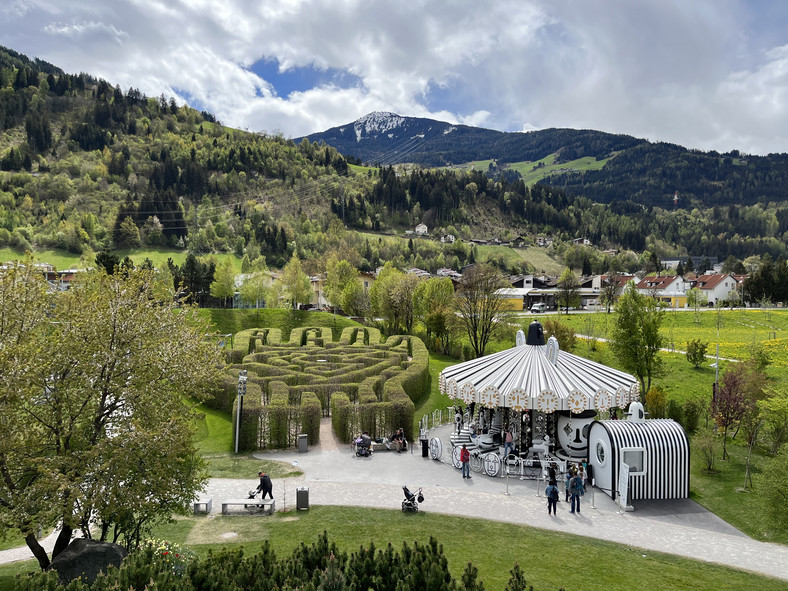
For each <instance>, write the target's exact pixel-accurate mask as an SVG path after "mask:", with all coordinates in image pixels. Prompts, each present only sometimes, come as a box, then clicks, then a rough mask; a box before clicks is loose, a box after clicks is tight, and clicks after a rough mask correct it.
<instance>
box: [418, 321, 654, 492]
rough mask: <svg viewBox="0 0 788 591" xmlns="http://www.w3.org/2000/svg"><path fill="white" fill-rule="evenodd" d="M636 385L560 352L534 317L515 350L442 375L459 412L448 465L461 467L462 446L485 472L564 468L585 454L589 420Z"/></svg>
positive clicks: (625, 400) (525, 474) (436, 442)
mask: <svg viewBox="0 0 788 591" xmlns="http://www.w3.org/2000/svg"><path fill="white" fill-rule="evenodd" d="M638 390H639V387H638V381H637V379H636V378H635V377H634V376H632V375H630V374H628V373H624V372H621V371H618V370H616V369H613V368H611V367H607V366H605V365H602V364H600V363H596V362H594V361H590V360H588V359H585V358H583V357H579V356H577V355H573V354H571V353H568V352H566V351H562V350H561V348H560V346H559V343H558V340H557V339H556V338H555V337H550V339H548V340H547V342H545V338H544V332H543V328H542V325H541V324H540V323H539V322H538V321H534V322H532V323H531V325H530V326H529V327H528V335H527V337H526V336H525V335H524V333H523V331H518V333H517V344H516V346H515V347H513V348H511V349H507V350H506V351H501V352H500V353H495V354H492V355H487V356H485V357H480V358H479V359H473V360H471V361H466V362H463V363H458V364H457V365H454V366H452V367H448V368H446V369H444V370H443V371H442V372H441V374H440V391H441V392H443V393H444V394H446V395H448V396H449V397H450V398H451V399H452V400H454V402H455V405H456V409H457V415H456V417H457V418H456V420H455V429H454V432H453V434H452V436H451V438H450V442H451V446H452V463H453V464H454V466H455V467H457V468H459V467H460V461H459V455H460V448H461V447H462V445H465V446H466V447H467V448H468V449H469V450H470V451H471V468H472V469H473V470H474V471H477V472H484V473H485V474H487V475H488V476H498V475H500V474H502V473H503V471H506V473H508V474H517V475H519V476H520V477H521V478H538V477H539V476H540V475H541V474H542V472H543V470H544V468H545V467H546V466H548V465H549V464H551V463H552V464H555V467H556V468H557V469H558V470H560V471H561V472H564V471H566V469H567V464H568V463H571V462H581V461H584V460H585V459H586V458H587V456H588V431H589V428H590V425H591V423H592V422H593V421H594V420H595V419H596V418H597V417H598V416H599V418H614V412H615V409H617V408H620V409H626V408H627V406H628V405H629V403H630V402H632V401H635V400H637V399H638V393H639V392H638ZM507 432H509V433H511V435H512V442H513V443H512V446H511V448H508V447H507V446H506V445H505V440H506V433H507ZM442 448H443V443H442V441H441V440H440V439H437V438H434V439H432V440H431V441H430V455H431V457H432V458H433V459H440V457H441V455H442V453H443V449H442Z"/></svg>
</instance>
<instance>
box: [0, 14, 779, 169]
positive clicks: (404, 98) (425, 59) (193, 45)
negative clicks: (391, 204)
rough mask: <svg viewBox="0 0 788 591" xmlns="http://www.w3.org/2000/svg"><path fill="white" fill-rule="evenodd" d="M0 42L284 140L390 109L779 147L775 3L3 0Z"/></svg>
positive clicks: (477, 122)
mask: <svg viewBox="0 0 788 591" xmlns="http://www.w3.org/2000/svg"><path fill="white" fill-rule="evenodd" d="M0 45H4V46H6V47H9V48H11V49H14V50H15V51H18V52H20V53H23V54H25V55H27V56H28V57H31V58H32V57H38V58H41V59H43V60H46V61H48V62H51V63H53V64H54V65H56V66H59V67H60V68H62V69H63V70H65V71H66V72H70V73H79V72H87V73H89V74H92V75H94V76H96V77H99V78H104V79H105V80H107V81H108V82H110V83H111V84H112V85H116V84H117V85H119V86H120V87H121V88H122V89H123V90H124V91H125V90H127V89H128V88H129V87H134V88H137V89H139V90H141V91H142V92H144V93H146V94H147V95H148V96H159V95H161V94H162V93H163V94H165V95H166V96H168V97H169V96H175V97H178V99H179V101H181V102H186V103H188V104H190V105H191V106H193V107H196V108H198V109H200V110H202V109H205V110H207V111H210V112H212V113H213V114H215V115H216V117H217V118H218V119H219V120H220V121H221V122H222V123H224V124H225V125H229V126H232V127H236V128H240V129H248V130H250V131H256V132H266V133H281V134H283V135H284V136H285V137H299V136H302V135H307V134H309V133H315V132H319V131H324V130H326V129H329V128H331V127H334V126H337V125H343V124H346V123H349V122H352V121H354V120H356V119H358V118H359V117H362V116H363V115H365V114H367V113H370V112H372V111H391V112H394V113H397V114H399V115H404V116H412V117H429V118H433V119H438V120H441V121H448V122H450V123H463V124H467V125H474V126H479V127H486V128H490V129H497V130H501V131H529V130H534V129H544V128H550V127H570V128H576V129H596V130H600V131H607V132H611V133H625V134H629V135H633V136H635V137H638V138H645V139H648V140H651V141H666V142H672V143H676V144H680V145H682V146H686V147H688V148H696V149H700V150H717V151H719V152H727V151H729V150H733V149H737V150H740V151H741V152H743V153H746V154H768V153H772V152H779V153H782V152H788V1H786V0H451V1H449V0H441V1H437V0H436V1H431V0H322V1H318V0H254V1H251V0H249V1H242V0H221V1H212V0H2V3H1V4H0Z"/></svg>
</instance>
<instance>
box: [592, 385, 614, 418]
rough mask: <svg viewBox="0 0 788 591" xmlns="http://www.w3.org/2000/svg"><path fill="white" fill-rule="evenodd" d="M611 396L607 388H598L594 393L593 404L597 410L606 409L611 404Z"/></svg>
mask: <svg viewBox="0 0 788 591" xmlns="http://www.w3.org/2000/svg"><path fill="white" fill-rule="evenodd" d="M612 402H613V396H612V395H611V394H610V392H608V391H607V390H603V389H600V390H598V391H597V393H596V394H594V406H595V407H596V409H597V410H598V411H602V412H604V411H606V410H608V409H609V408H610V407H611V406H612Z"/></svg>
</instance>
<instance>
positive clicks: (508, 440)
mask: <svg viewBox="0 0 788 591" xmlns="http://www.w3.org/2000/svg"><path fill="white" fill-rule="evenodd" d="M513 450H514V437H512V430H511V429H507V430H506V434H505V435H504V444H503V457H504V459H506V458H508V457H509V454H510V453H511V452H512V451H513Z"/></svg>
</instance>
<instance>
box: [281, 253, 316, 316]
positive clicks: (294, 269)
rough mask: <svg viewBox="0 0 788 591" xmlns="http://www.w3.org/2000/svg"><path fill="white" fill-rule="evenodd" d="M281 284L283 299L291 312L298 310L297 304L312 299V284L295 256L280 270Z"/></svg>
mask: <svg viewBox="0 0 788 591" xmlns="http://www.w3.org/2000/svg"><path fill="white" fill-rule="evenodd" d="M281 283H282V289H283V292H284V294H285V298H286V299H287V301H288V302H290V306H291V307H292V309H293V310H298V304H304V303H307V302H308V301H309V300H310V299H311V298H312V283H311V282H310V281H309V276H308V275H307V274H306V273H304V269H303V267H302V266H301V261H300V260H299V258H298V257H297V256H296V255H293V256H292V257H291V258H290V260H289V261H288V262H287V264H286V265H285V268H284V269H282V279H281Z"/></svg>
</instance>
